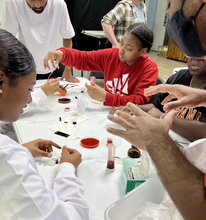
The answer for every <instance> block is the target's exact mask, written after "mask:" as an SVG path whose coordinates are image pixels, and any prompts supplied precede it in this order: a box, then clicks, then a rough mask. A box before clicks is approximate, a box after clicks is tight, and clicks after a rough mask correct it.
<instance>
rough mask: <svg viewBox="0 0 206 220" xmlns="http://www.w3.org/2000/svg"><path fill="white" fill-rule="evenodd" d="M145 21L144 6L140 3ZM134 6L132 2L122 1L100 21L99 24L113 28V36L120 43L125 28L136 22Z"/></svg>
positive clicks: (130, 0) (129, 0) (128, 0)
mask: <svg viewBox="0 0 206 220" xmlns="http://www.w3.org/2000/svg"><path fill="white" fill-rule="evenodd" d="M140 5H141V7H142V9H143V11H144V15H145V20H146V6H145V4H144V3H140ZM135 7H136V6H135V4H134V3H133V2H132V0H122V1H120V2H118V3H117V4H116V6H115V7H114V8H113V9H112V10H111V11H110V12H108V13H107V14H106V15H105V16H104V17H103V18H102V20H101V23H106V24H110V25H111V26H112V27H113V31H114V34H115V36H116V39H117V41H118V42H120V41H121V39H122V36H123V35H124V33H125V31H126V30H127V28H128V27H129V26H130V25H131V24H134V23H136V22H138V15H137V12H136V9H135Z"/></svg>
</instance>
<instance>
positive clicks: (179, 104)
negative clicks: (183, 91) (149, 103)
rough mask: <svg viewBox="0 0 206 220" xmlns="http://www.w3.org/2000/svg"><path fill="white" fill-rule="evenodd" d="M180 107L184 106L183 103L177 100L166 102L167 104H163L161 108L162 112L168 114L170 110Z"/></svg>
mask: <svg viewBox="0 0 206 220" xmlns="http://www.w3.org/2000/svg"><path fill="white" fill-rule="evenodd" d="M182 106H184V101H182V99H179V100H176V101H173V102H168V103H167V104H165V105H164V106H163V110H164V111H165V112H169V111H171V110H172V109H175V108H179V107H182Z"/></svg>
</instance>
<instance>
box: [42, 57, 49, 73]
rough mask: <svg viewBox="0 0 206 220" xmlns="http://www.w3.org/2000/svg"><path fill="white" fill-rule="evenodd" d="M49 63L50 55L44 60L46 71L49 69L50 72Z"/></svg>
mask: <svg viewBox="0 0 206 220" xmlns="http://www.w3.org/2000/svg"><path fill="white" fill-rule="evenodd" d="M48 61H49V57H48V55H47V56H46V57H45V58H44V60H43V62H44V68H45V69H47V68H48V69H49V70H50V66H49V63H48Z"/></svg>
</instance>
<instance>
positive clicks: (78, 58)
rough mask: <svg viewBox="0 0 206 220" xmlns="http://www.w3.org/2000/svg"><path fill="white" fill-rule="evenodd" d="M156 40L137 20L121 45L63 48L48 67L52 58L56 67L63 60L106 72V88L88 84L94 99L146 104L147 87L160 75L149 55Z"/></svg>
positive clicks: (53, 54) (111, 103)
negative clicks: (85, 48) (82, 49)
mask: <svg viewBox="0 0 206 220" xmlns="http://www.w3.org/2000/svg"><path fill="white" fill-rule="evenodd" d="M152 42H153V33H152V31H151V30H149V29H148V28H147V27H146V26H145V25H144V24H142V23H135V24H133V25H131V26H130V27H128V29H127V32H126V33H125V34H124V36H123V38H122V41H121V43H120V47H119V48H110V49H104V50H98V51H89V52H86V51H78V50H74V49H68V48H60V49H58V50H56V51H53V52H50V53H48V55H47V57H45V59H44V66H45V68H50V67H49V64H48V61H49V60H51V63H52V64H53V66H54V67H56V65H57V64H58V63H59V62H61V63H62V64H64V65H67V66H70V67H75V68H76V69H81V70H87V71H100V72H103V73H104V88H105V89H103V88H101V87H99V86H97V85H91V86H90V85H88V84H87V85H86V87H87V91H88V94H89V96H90V97H91V98H92V99H95V100H97V101H100V102H103V104H104V105H105V106H123V105H126V104H127V103H128V102H133V103H135V104H139V105H143V104H146V103H148V101H149V97H147V96H145V95H144V89H146V88H148V87H149V86H152V85H155V83H156V80H157V75H158V68H157V64H156V63H155V62H154V61H153V60H151V59H150V58H149V57H148V55H147V52H149V50H150V48H151V47H152ZM55 62H56V63H55Z"/></svg>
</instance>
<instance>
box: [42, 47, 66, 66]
mask: <svg viewBox="0 0 206 220" xmlns="http://www.w3.org/2000/svg"><path fill="white" fill-rule="evenodd" d="M63 56H64V54H63V52H62V51H61V50H55V51H52V52H49V53H48V54H47V56H46V57H45V58H44V68H45V69H46V68H48V69H50V66H49V61H51V64H52V66H53V67H54V68H55V69H59V62H60V60H61V59H62V58H63Z"/></svg>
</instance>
